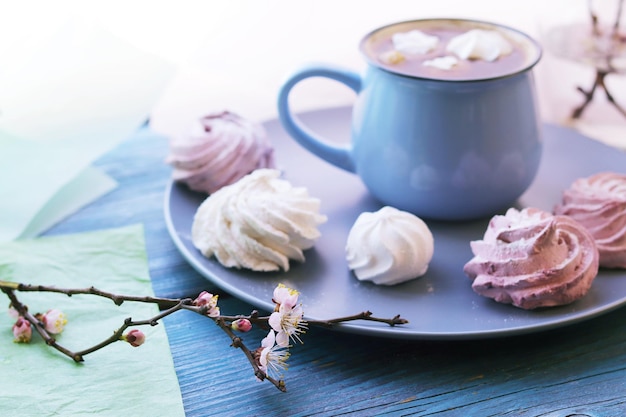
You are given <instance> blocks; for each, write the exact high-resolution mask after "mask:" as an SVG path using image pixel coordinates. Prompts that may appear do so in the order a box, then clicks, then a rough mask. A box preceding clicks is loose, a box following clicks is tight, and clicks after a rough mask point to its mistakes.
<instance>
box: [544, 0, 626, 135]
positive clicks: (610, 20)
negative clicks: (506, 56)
mask: <svg viewBox="0 0 626 417" xmlns="http://www.w3.org/2000/svg"><path fill="white" fill-rule="evenodd" d="M561 9H562V11H563V13H560V14H559V16H554V15H552V16H541V17H540V24H541V27H540V39H541V42H542V43H543V46H544V51H545V56H544V62H543V63H542V65H541V67H540V68H538V72H539V74H538V88H539V91H540V96H541V102H542V103H543V105H542V115H543V116H544V119H546V120H547V121H550V122H554V123H561V124H563V123H565V124H575V125H580V124H585V123H593V124H598V123H602V124H619V125H624V126H626V21H625V19H626V17H625V16H624V15H625V14H626V10H624V9H625V7H624V0H587V1H584V0H578V1H577V2H576V3H574V2H572V1H567V2H562V6H561Z"/></svg>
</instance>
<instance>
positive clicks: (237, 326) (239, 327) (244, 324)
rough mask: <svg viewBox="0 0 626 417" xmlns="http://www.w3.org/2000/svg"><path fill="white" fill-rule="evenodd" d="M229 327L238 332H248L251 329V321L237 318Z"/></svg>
mask: <svg viewBox="0 0 626 417" xmlns="http://www.w3.org/2000/svg"><path fill="white" fill-rule="evenodd" d="M230 328H231V329H233V330H235V331H238V332H249V331H250V329H252V323H250V320H248V319H238V320H235V321H233V322H232V324H231V325H230Z"/></svg>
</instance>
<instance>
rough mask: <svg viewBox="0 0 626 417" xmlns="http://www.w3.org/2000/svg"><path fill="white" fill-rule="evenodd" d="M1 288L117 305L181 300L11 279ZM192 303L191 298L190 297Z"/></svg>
mask: <svg viewBox="0 0 626 417" xmlns="http://www.w3.org/2000/svg"><path fill="white" fill-rule="evenodd" d="M0 288H10V289H14V290H16V291H20V292H52V293H60V294H65V295H67V296H68V297H71V296H72V295H77V294H87V295H97V296H99V297H103V298H108V299H110V300H111V301H113V302H114V303H115V305H116V306H120V305H122V303H124V301H132V302H139V303H152V304H158V305H159V308H160V309H163V308H169V307H172V306H175V305H177V304H179V303H180V302H181V299H177V298H160V297H145V296H141V297H138V296H132V295H118V294H113V293H111V292H107V291H102V290H100V289H98V288H96V287H88V288H58V287H52V286H47V285H32V284H20V283H16V282H10V281H2V280H0ZM188 301H189V303H191V301H192V300H191V299H190V298H189V299H188Z"/></svg>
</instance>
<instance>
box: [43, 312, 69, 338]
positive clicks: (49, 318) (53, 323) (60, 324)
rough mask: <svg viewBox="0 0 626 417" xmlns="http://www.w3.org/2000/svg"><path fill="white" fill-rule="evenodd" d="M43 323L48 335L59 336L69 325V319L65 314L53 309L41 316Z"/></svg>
mask: <svg viewBox="0 0 626 417" xmlns="http://www.w3.org/2000/svg"><path fill="white" fill-rule="evenodd" d="M41 322H42V323H43V326H44V328H45V329H46V331H47V332H48V333H52V334H59V333H61V332H62V331H63V329H64V328H65V325H66V324H67V318H66V317H65V314H64V313H63V312H61V311H60V310H57V309H56V308H53V309H52V310H48V311H47V312H46V314H44V315H43V316H41Z"/></svg>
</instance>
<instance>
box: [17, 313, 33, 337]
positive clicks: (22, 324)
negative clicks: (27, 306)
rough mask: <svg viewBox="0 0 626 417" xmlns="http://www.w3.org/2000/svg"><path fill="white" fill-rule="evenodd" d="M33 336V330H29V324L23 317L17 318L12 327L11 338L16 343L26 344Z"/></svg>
mask: <svg viewBox="0 0 626 417" xmlns="http://www.w3.org/2000/svg"><path fill="white" fill-rule="evenodd" d="M32 335H33V330H32V329H31V328H30V322H29V321H28V320H26V319H25V318H24V317H18V319H17V321H16V322H15V324H14V325H13V337H14V338H15V339H14V341H15V342H16V343H28V342H30V338H31V337H32Z"/></svg>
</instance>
